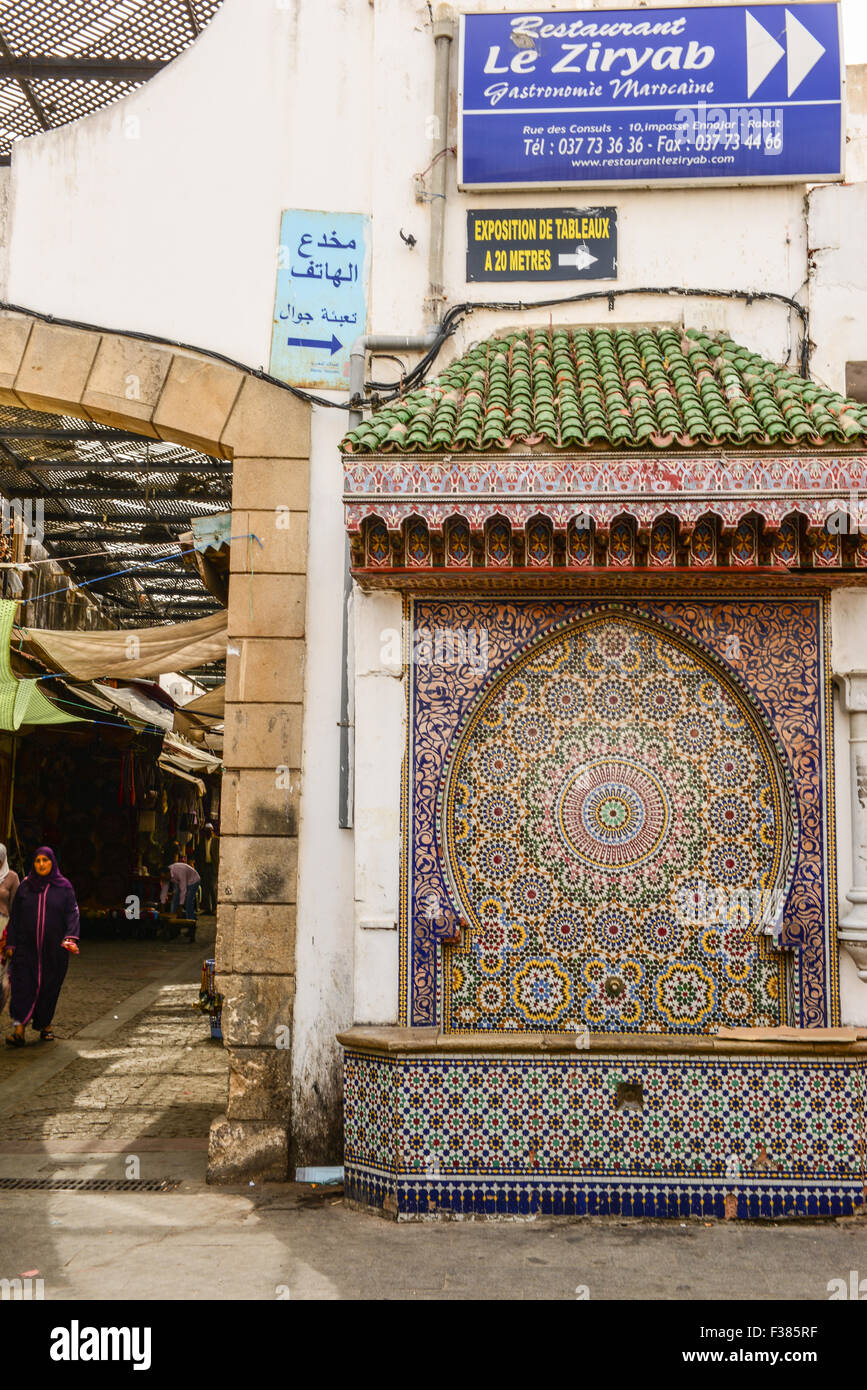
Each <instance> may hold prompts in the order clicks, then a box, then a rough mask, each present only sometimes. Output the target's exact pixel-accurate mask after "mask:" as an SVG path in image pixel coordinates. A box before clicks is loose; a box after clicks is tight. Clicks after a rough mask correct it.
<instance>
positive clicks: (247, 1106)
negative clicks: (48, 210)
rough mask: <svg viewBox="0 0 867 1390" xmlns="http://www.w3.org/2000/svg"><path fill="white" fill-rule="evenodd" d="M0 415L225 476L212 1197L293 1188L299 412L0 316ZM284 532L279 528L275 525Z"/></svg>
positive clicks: (203, 361) (229, 369)
mask: <svg viewBox="0 0 867 1390" xmlns="http://www.w3.org/2000/svg"><path fill="white" fill-rule="evenodd" d="M0 401H2V402H4V403H7V404H9V405H15V406H24V407H27V408H28V409H31V410H44V411H53V412H62V413H63V414H67V415H73V416H78V417H80V418H82V419H85V420H94V421H97V422H99V423H103V424H107V425H112V426H114V427H116V428H121V429H125V430H131V431H136V432H138V433H140V434H142V435H145V436H150V437H151V438H155V439H163V440H168V441H172V442H176V443H180V444H186V445H190V446H192V447H194V448H197V449H201V450H203V451H204V452H206V453H210V454H213V455H216V456H217V457H220V458H225V459H231V460H232V463H233V483H232V510H233V534H236V535H247V534H249V533H254V534H255V535H256V536H257V538H258V539H259V541H260V544H259V545H256V547H255V555H254V554H253V553H252V548H251V547H250V546H249V545H248V543H247V542H244V541H242V542H236V543H234V544H233V545H232V555H231V581H230V588H229V615H228V631H229V652H230V656H229V661H228V663H227V687H226V695H227V700H226V735H225V755H224V765H225V772H224V777H223V789H222V825H221V832H222V847H221V861H220V881H219V894H218V897H219V905H218V914H217V972H218V976H217V986H218V988H219V989H221V990H222V992H223V994H224V996H225V1003H224V1011H223V1033H224V1038H225V1042H226V1048H227V1053H228V1062H229V1089H228V1104H227V1112H226V1116H225V1117H224V1118H222V1119H220V1120H217V1121H215V1122H214V1125H213V1126H212V1130H211V1141H210V1161H209V1174H208V1176H209V1180H210V1181H215V1182H218V1181H234V1180H237V1179H239V1178H242V1177H248V1176H249V1177H252V1176H259V1177H270V1178H274V1179H280V1178H285V1177H286V1174H287V1167H288V1140H289V1101H290V1067H291V1055H292V1054H291V1049H290V1046H289V1043H290V1040H291V1026H292V1004H293V996H294V987H295V903H296V884H297V861H298V855H297V845H298V823H299V796H300V781H301V744H302V717H303V671H304V654H305V603H306V569H307V507H308V494H309V467H310V463H309V459H310V421H309V414H310V412H309V407H307V406H306V405H304V404H303V403H302V402H301V401H300V400H299V399H298V398H297V397H295V396H293V395H291V394H290V393H289V392H288V391H283V390H281V389H280V388H279V387H277V386H274V385H272V384H270V383H268V382H263V381H260V380H258V379H257V378H255V377H253V376H251V375H250V374H248V373H246V372H244V371H243V370H242V369H240V368H238V367H233V366H230V365H228V364H226V363H224V362H220V361H217V360H215V359H214V358H212V357H209V356H208V355H207V354H205V353H200V352H193V351H189V350H186V349H181V348H175V347H172V346H170V345H165V344H161V343H158V342H156V343H154V342H149V341H146V340H144V339H141V338H136V337H134V336H126V335H123V334H119V333H116V332H110V331H105V332H103V331H101V330H95V329H89V328H78V327H70V326H66V325H63V324H59V323H56V322H51V321H46V320H44V319H41V318H39V317H38V316H36V315H30V314H26V313H18V312H11V311H8V310H7V311H2V312H0ZM278 516H279V518H280V524H279V525H278V524H277V519H278Z"/></svg>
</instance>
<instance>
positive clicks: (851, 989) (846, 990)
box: [831, 588, 867, 1027]
mask: <svg viewBox="0 0 867 1390" xmlns="http://www.w3.org/2000/svg"><path fill="white" fill-rule="evenodd" d="M831 669H832V670H833V671H834V674H835V675H836V676H838V677H839V676H843V675H845V674H846V673H847V672H850V671H865V670H867V590H864V589H855V588H852V589H836V590H834V592H833V593H832V595H831ZM837 684H838V686H839V685H840V684H841V682H840V681H839V680H838V682H837ZM834 750H835V757H834V762H835V782H836V788H835V790H836V811H837V817H836V826H837V907H838V913H837V916H838V921H840V920H842V918H844V917H845V916H846V914H847V912H848V911H849V910H850V906H851V905H850V904H849V903H848V902H847V900H846V894H847V893H848V891H849V889H850V888H851V887H852V801H851V795H852V792H851V780H850V772H849V715H848V714H847V712H846V708H845V701H844V699H842V698H841V697H840V693H839V691H838V693H837V694H836V695H835V698H834ZM840 1020H841V1022H842V1023H843V1024H848V1025H850V1026H851V1025H856V1026H858V1027H867V983H865V982H864V981H863V980H861V979H859V977H858V973H857V971H856V969H855V964H854V962H853V960H852V958H851V956H850V955H849V953H848V951H845V950H843V949H842V948H841V949H840Z"/></svg>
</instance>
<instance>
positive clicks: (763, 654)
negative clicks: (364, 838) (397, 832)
mask: <svg viewBox="0 0 867 1390" xmlns="http://www.w3.org/2000/svg"><path fill="white" fill-rule="evenodd" d="M753 594H754V591H753ZM825 604H826V600H823V599H822V598H821V597H820V596H818V595H812V596H805V597H802V596H800V595H799V596H798V597H797V598H796V599H779V598H776V597H770V596H769V597H767V598H756V597H754V596H752V597H743V598H738V597H736V596H732V597H726V596H724V594H723V595H721V596H720V597H717V598H709V599H706V600H701V601H695V600H694V599H686V598H684V599H678V598H671V597H664V596H659V597H656V596H653V595H652V594H648V595H646V596H643V597H642V598H641V600H640V601H639V600H637V599H629V598H626V599H623V598H620V597H618V598H616V599H611V598H608V597H606V596H605V595H604V593H599V592H597V594H595V595H594V596H593V597H589V598H586V599H584V600H583V601H578V602H576V601H575V600H574V599H568V598H558V597H554V598H544V597H540V598H538V599H521V600H518V599H515V600H509V599H487V598H479V599H476V600H472V599H470V600H449V599H443V600H440V599H435V598H431V599H424V600H421V599H419V600H415V601H408V606H409V608H410V610H411V611H410V618H411V622H410V626H409V632H410V641H411V642H412V634H413V633H414V632H416V631H421V630H422V629H423V630H424V631H425V632H429V631H430V630H437V629H439V628H442V629H447V630H449V631H450V632H451V633H452V634H453V636H455V637H456V639H459V637H460V634H461V633H463V634H464V637H465V639H466V640H465V641H464V642H463V643H461V642H460V640H455V641H453V643H452V647H451V649H452V651H453V652H456V653H457V654H458V655H457V659H455V660H454V661H452V662H450V663H441V664H436V663H434V662H430V661H419V662H413V661H409V662H408V665H407V671H408V677H409V679H408V691H409V707H410V718H409V720H408V756H407V759H406V764H405V784H404V846H405V848H404V854H403V860H402V893H401V997H402V1020H403V1021H404V1022H407V1023H410V1024H413V1025H428V1026H429V1025H430V1024H433V1023H436V1022H439V1023H441V1024H442V1025H443V1026H444V1027H446V1028H447V1029H450V1030H453V1031H458V1032H464V1031H469V1032H475V1031H481V1030H484V1029H493V1030H499V1029H503V1028H514V1029H519V1030H521V1029H526V1030H530V1031H539V1030H545V1029H549V1030H554V1031H558V1032H559V1031H571V1030H572V1029H573V1028H579V1029H580V1028H582V1027H589V1028H591V1029H593V1030H594V1031H595V1030H599V1031H605V1032H709V1031H714V1030H715V1029H716V1028H718V1027H720V1026H723V1027H725V1026H743V1025H750V1024H759V1023H761V1024H766V1025H767V1024H770V1025H773V1024H774V1023H778V1022H787V1021H791V1022H795V1023H799V1024H801V1025H802V1026H816V1027H820V1026H824V1025H825V1024H827V1023H829V1022H835V1021H836V1019H837V1016H838V1006H837V980H836V973H835V969H834V953H832V952H831V950H830V927H829V923H830V922H831V921H832V920H833V912H834V910H835V905H834V904H833V902H832V900H831V899H832V895H833V880H834V874H833V855H834V844H833V834H832V824H833V822H832V815H831V806H832V792H833V788H832V775H831V768H830V767H829V766H828V765H827V764H826V760H825V749H826V748H827V747H828V746H830V744H829V733H830V724H829V721H830V701H829V699H828V692H829V689H830V674H829V669H828V650H827V614H826V612H825ZM471 634H474V641H471V640H470V636H471ZM480 634H482V635H483V636H484V642H481V640H480V637H479V635H480ZM464 649H466V651H467V652H471V653H474V654H475V655H476V656H478V654H479V653H480V652H483V653H484V656H485V660H484V662H481V661H479V660H473V661H469V660H465V661H461V660H460V652H461V651H462V650H464ZM410 654H411V653H410ZM693 890H695V891H694V895H693V896H692V898H691V896H690V895H691V893H693ZM773 890H777V891H776V892H774V891H773ZM702 895H704V896H702ZM715 895H716V896H715ZM690 903H692V904H693V905H692V907H690ZM781 908H782V916H781V922H780V925H781V937H780V940H779V942H778V943H777V944H782V945H783V946H784V947H788V948H792V949H789V950H784V951H779V950H775V949H774V945H775V943H774V941H773V939H769V938H768V937H767V936H766V935H764V934H763V933H762V932H761V931H760V930H759V928H760V927H761V926H762V924H763V922H764V924H765V925H767V924H768V923H769V922H770V920H771V918H773V917H774V916H775V915H778V913H779V910H780V909H781ZM455 915H458V916H461V917H463V918H464V919H465V921H467V922H468V924H469V926H468V928H465V929H464V931H463V933H462V938H461V941H460V942H459V943H457V944H447V943H445V942H444V941H443V940H442V939H441V937H442V935H443V932H442V931H441V930H440V929H439V928H438V923H441V922H442V921H444V920H445V921H453V920H454V916H455ZM446 934H447V933H446Z"/></svg>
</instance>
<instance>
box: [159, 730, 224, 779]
mask: <svg viewBox="0 0 867 1390" xmlns="http://www.w3.org/2000/svg"><path fill="white" fill-rule="evenodd" d="M163 759H168V760H169V761H170V762H171V763H173V764H174V765H175V767H178V768H180V769H181V771H182V772H193V773H195V772H199V773H206V774H207V773H215V772H219V771H220V770H221V769H222V766H223V765H222V763H221V762H220V759H219V758H215V757H214V755H213V753H209V752H208V751H207V750H206V749H204V748H194V747H193V745H192V744H191V743H186V742H185V741H184V740H183V739H181V738H178V737H177V735H176V734H166V736H165V739H164V740H163V751H162V756H161V758H160V761H161V762H162V761H163Z"/></svg>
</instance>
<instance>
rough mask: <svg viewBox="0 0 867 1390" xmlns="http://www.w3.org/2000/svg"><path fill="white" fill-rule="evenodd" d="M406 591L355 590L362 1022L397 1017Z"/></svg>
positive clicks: (358, 1017) (358, 1016)
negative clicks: (403, 602) (403, 604)
mask: <svg viewBox="0 0 867 1390" xmlns="http://www.w3.org/2000/svg"><path fill="white" fill-rule="evenodd" d="M401 643H402V629H401V598H400V595H399V594H389V593H373V594H364V593H361V591H360V590H356V593H355V730H356V734H355V839H356V858H355V987H354V994H355V1022H356V1023H397V1021H398V932H397V919H398V891H399V869H400V774H401V764H402V761H403V752H404V739H405V732H406V700H405V689H404V681H403V676H402V658H401Z"/></svg>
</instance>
